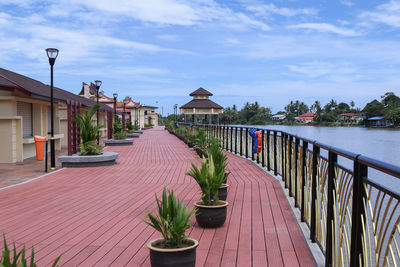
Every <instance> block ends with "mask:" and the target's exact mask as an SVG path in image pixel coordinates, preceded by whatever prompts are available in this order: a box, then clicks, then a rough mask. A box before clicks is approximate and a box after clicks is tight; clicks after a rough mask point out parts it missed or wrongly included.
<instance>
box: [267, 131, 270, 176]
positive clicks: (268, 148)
mask: <svg viewBox="0 0 400 267" xmlns="http://www.w3.org/2000/svg"><path fill="white" fill-rule="evenodd" d="M266 149H267V170H268V171H271V162H270V159H269V158H270V153H271V152H270V151H269V150H270V149H271V146H270V137H269V131H268V130H267V147H266Z"/></svg>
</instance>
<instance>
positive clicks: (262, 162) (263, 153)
mask: <svg viewBox="0 0 400 267" xmlns="http://www.w3.org/2000/svg"><path fill="white" fill-rule="evenodd" d="M261 164H262V166H263V167H265V149H264V130H261Z"/></svg>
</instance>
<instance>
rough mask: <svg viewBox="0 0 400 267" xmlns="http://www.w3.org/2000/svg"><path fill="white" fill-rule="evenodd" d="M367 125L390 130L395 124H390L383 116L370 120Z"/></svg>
mask: <svg viewBox="0 0 400 267" xmlns="http://www.w3.org/2000/svg"><path fill="white" fill-rule="evenodd" d="M367 125H368V126H369V127H371V128H388V127H392V126H393V124H391V123H388V122H387V120H386V119H385V118H384V117H382V116H375V117H371V118H368V124H367Z"/></svg>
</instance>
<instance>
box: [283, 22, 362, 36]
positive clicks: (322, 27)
mask: <svg viewBox="0 0 400 267" xmlns="http://www.w3.org/2000/svg"><path fill="white" fill-rule="evenodd" d="M289 28H293V29H306V30H316V31H319V32H329V33H335V34H338V35H343V36H358V35H360V33H358V32H356V31H354V30H351V29H345V28H339V27H337V26H335V25H332V24H328V23H300V24H296V25H291V26H289Z"/></svg>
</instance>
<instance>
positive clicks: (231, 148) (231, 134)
mask: <svg viewBox="0 0 400 267" xmlns="http://www.w3.org/2000/svg"><path fill="white" fill-rule="evenodd" d="M230 128H231V152H232V151H233V142H232V141H233V127H230Z"/></svg>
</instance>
